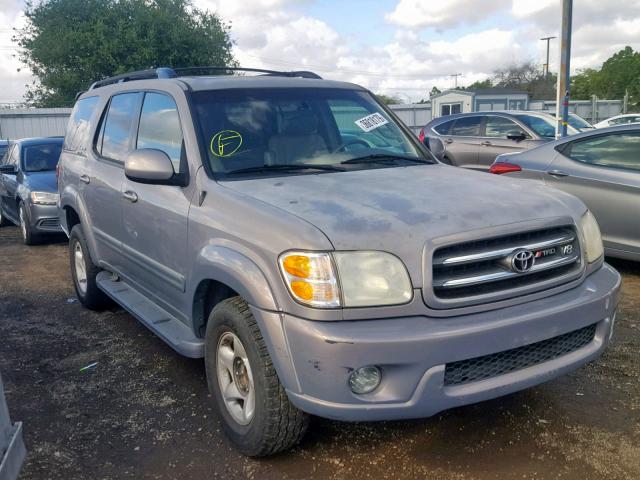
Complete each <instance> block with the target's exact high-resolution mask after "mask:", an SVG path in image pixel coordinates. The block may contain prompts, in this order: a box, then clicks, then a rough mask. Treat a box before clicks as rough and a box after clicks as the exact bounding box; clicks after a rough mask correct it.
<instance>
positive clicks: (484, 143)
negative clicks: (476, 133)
mask: <svg viewBox="0 0 640 480" xmlns="http://www.w3.org/2000/svg"><path fill="white" fill-rule="evenodd" d="M480 145H484V146H485V147H489V146H491V145H493V143H491V142H490V141H488V140H485V141H484V142H482V143H480Z"/></svg>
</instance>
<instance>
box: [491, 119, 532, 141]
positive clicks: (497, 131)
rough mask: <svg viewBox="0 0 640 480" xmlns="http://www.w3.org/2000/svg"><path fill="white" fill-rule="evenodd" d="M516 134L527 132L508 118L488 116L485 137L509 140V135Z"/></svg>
mask: <svg viewBox="0 0 640 480" xmlns="http://www.w3.org/2000/svg"><path fill="white" fill-rule="evenodd" d="M514 133H524V134H525V135H526V133H525V131H524V130H523V129H522V127H520V126H519V125H518V124H517V123H515V122H514V121H512V120H509V119H508V118H504V117H495V116H492V115H491V116H487V123H486V125H485V136H487V137H497V138H507V135H509V134H514Z"/></svg>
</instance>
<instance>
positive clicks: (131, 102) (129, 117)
mask: <svg viewBox="0 0 640 480" xmlns="http://www.w3.org/2000/svg"><path fill="white" fill-rule="evenodd" d="M140 95H141V94H140V93H122V94H120V95H114V96H113V97H112V98H111V103H109V110H108V111H107V116H106V118H105V119H104V131H103V133H102V134H101V135H100V137H102V138H100V139H99V144H98V145H96V149H97V150H98V152H100V153H101V155H102V156H103V157H107V158H112V159H114V160H120V161H122V162H124V159H125V158H126V156H127V153H129V139H130V138H131V137H130V134H131V129H132V126H133V121H134V118H135V115H136V111H137V107H138V101H139V99H140ZM100 143H101V144H102V145H101V148H98V147H100Z"/></svg>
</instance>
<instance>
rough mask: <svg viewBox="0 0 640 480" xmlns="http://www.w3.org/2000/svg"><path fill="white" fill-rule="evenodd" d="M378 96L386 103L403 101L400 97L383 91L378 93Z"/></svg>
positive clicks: (394, 103) (395, 103)
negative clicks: (385, 93)
mask: <svg viewBox="0 0 640 480" xmlns="http://www.w3.org/2000/svg"><path fill="white" fill-rule="evenodd" d="M376 97H378V99H379V100H380V101H381V102H382V103H384V104H385V105H399V104H400V103H402V101H401V100H400V99H399V98H398V97H391V96H389V95H384V94H382V93H376Z"/></svg>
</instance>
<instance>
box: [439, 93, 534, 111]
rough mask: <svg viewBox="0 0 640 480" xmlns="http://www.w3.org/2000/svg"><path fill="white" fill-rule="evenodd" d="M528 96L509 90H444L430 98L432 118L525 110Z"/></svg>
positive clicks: (527, 104) (527, 105)
mask: <svg viewBox="0 0 640 480" xmlns="http://www.w3.org/2000/svg"><path fill="white" fill-rule="evenodd" d="M528 108H529V94H528V93H527V92H523V91H521V90H515V89H511V88H483V89H478V90H445V91H444V92H442V93H438V94H436V95H432V96H431V111H432V113H433V118H436V117H442V116H444V115H453V114H455V113H470V112H484V111H488V110H527V109H528Z"/></svg>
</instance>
